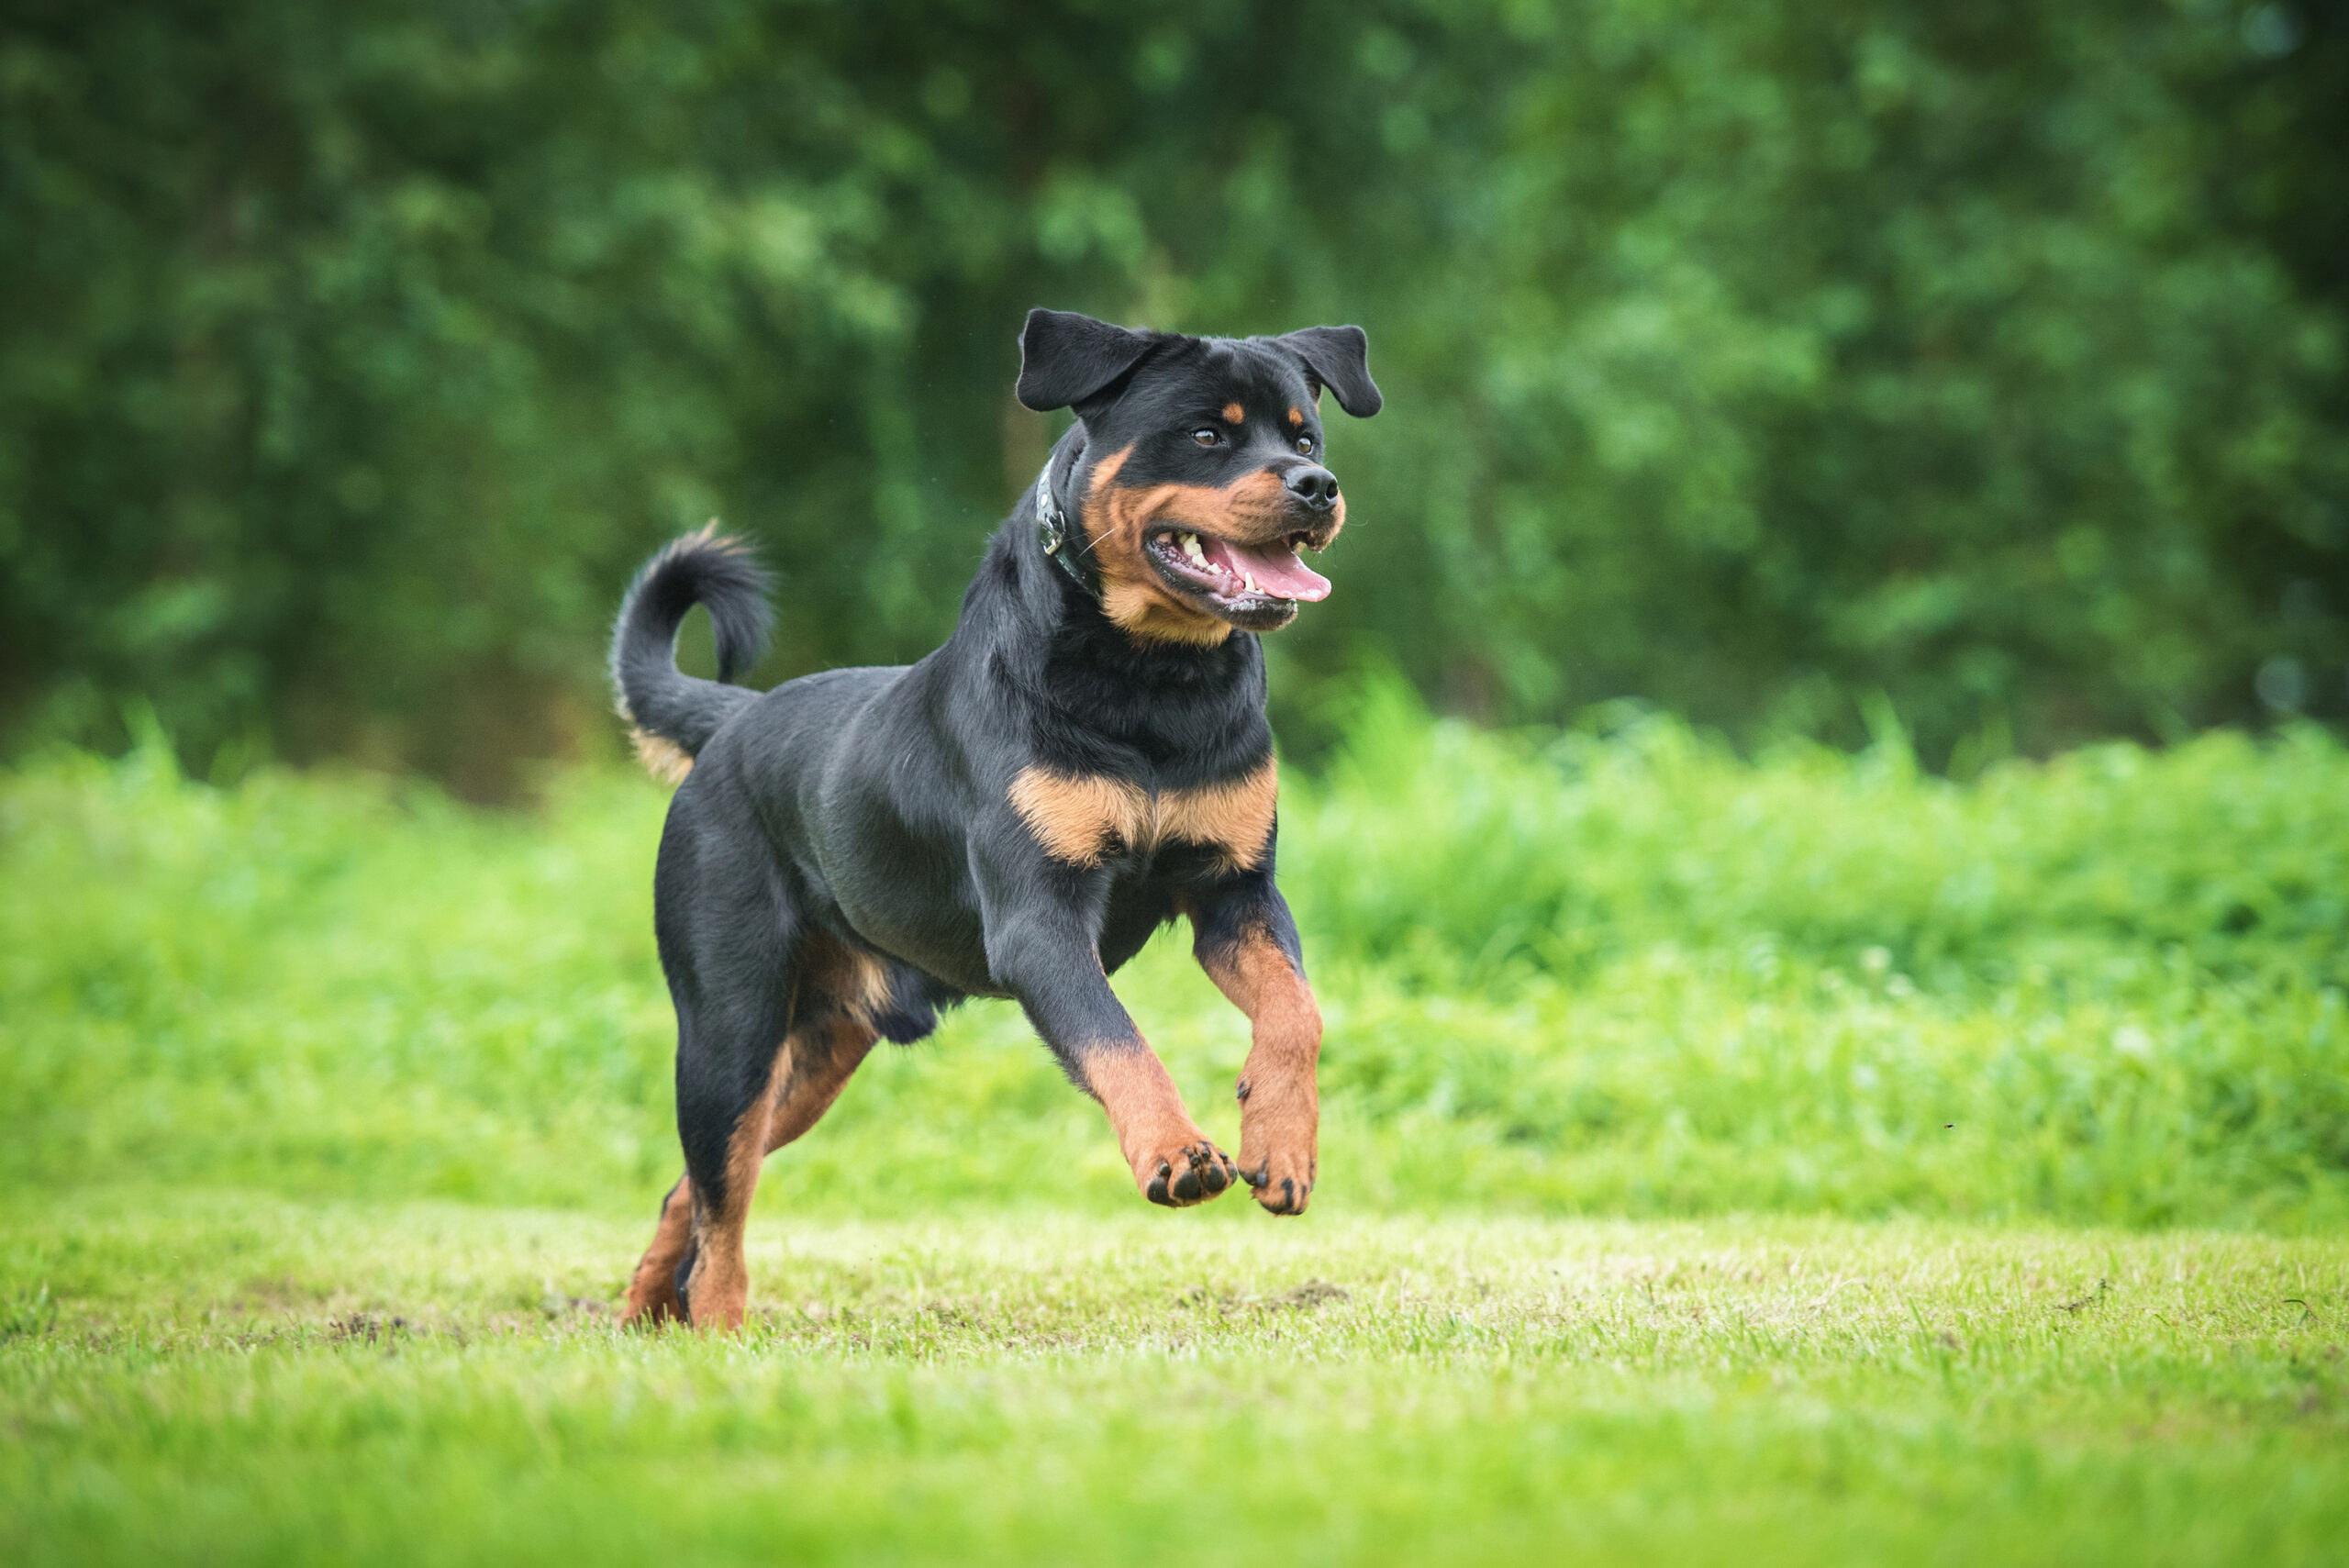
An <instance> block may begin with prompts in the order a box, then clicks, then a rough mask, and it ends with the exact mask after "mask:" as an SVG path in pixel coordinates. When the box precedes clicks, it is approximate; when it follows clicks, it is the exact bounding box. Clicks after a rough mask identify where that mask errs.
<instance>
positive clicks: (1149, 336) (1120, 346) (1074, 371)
mask: <svg viewBox="0 0 2349 1568" xmlns="http://www.w3.org/2000/svg"><path fill="white" fill-rule="evenodd" d="M1160 337H1161V334H1159V333H1156V332H1137V331H1134V330H1133V329H1132V328H1128V327H1112V326H1110V325H1109V324H1108V322H1106V321H1096V320H1094V319H1093V317H1090V316H1079V315H1078V314H1076V312H1074V311H1073V310H1043V309H1037V310H1031V311H1030V312H1029V313H1028V325H1027V326H1025V327H1023V328H1020V329H1019V387H1018V389H1017V391H1018V395H1019V401H1020V403H1021V404H1022V405H1024V406H1027V407H1030V408H1033V409H1034V410H1036V412H1038V413H1039V414H1043V413H1048V412H1050V411H1051V410H1052V409H1054V408H1066V407H1068V406H1071V405H1072V404H1077V403H1082V402H1084V401H1085V399H1087V398H1089V397H1091V396H1092V395H1094V394H1095V393H1097V392H1099V391H1100V390H1101V389H1102V388H1103V387H1105V386H1108V384H1110V383H1111V382H1113V381H1115V380H1117V379H1118V378H1119V376H1121V375H1123V374H1125V373H1127V372H1128V371H1130V370H1131V369H1133V368H1134V364H1135V362H1136V361H1139V360H1140V359H1141V357H1142V356H1143V355H1144V354H1146V353H1148V352H1150V350H1152V349H1153V348H1155V347H1156V346H1157V345H1158V342H1159V339H1160Z"/></svg>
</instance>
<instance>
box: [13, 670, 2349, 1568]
mask: <svg viewBox="0 0 2349 1568" xmlns="http://www.w3.org/2000/svg"><path fill="white" fill-rule="evenodd" d="M1347 733H1348V737H1349V739H1348V740H1347V741H1346V743H1345V745H1344V746H1342V747H1341V749H1340V750H1339V751H1337V752H1336V753H1335V754H1333V755H1332V756H1331V757H1330V759H1329V760H1328V761H1327V762H1325V763H1324V764H1323V765H1322V766H1321V767H1319V768H1318V769H1316V770H1313V771H1311V772H1308V771H1307V770H1302V769H1298V770H1292V773H1291V774H1290V776H1289V778H1288V779H1287V781H1286V784H1285V790H1284V804H1283V818H1282V863H1283V867H1284V882H1285V884H1286V885H1287V887H1288V888H1289V891H1290V896H1291V898H1292V900H1293V902H1294V903H1295V904H1296V905H1297V909H1298V914H1299V918H1300V922H1301V924H1302V926H1303V928H1304V930H1305V933H1306V940H1307V944H1308V953H1309V954H1310V956H1311V958H1312V961H1313V964H1314V978H1315V983H1316V985H1317V988H1318V990H1319V993H1320V995H1321V996H1322V999H1323V1003H1324V1006H1325V1011H1326V1012H1327V1014H1328V1017H1329V1022H1330V1029H1329V1038H1328V1044H1327V1048H1326V1054H1325V1060H1324V1063H1323V1083H1324V1085H1325V1099H1324V1108H1325V1128H1324V1142H1323V1149H1322V1183H1321V1186H1320V1188H1319V1191H1317V1194H1316V1196H1315V1202H1314V1207H1313V1211H1312V1212H1311V1213H1310V1214H1308V1216H1306V1217H1305V1218H1302V1219H1300V1220H1275V1219H1272V1218H1268V1217H1265V1216H1264V1215H1262V1214H1260V1213H1257V1212H1255V1211H1254V1209H1253V1207H1252V1206H1251V1205H1250V1204H1249V1203H1248V1202H1247V1201H1246V1200H1245V1198H1244V1196H1243V1195H1237V1194H1234V1195H1227V1196H1226V1197H1224V1198H1223V1199H1221V1200H1219V1202H1217V1203H1215V1204H1212V1205H1209V1206H1208V1207H1205V1208H1203V1209H1200V1210H1197V1211H1190V1212H1186V1213H1180V1214H1175V1213H1167V1212H1163V1211H1159V1210H1154V1209H1152V1208H1150V1207H1148V1206H1147V1205H1145V1204H1143V1203H1142V1202H1141V1199H1140V1198H1139V1197H1138V1196H1136V1195H1134V1194H1133V1192H1132V1190H1131V1185H1130V1181H1129V1179H1128V1178H1127V1177H1126V1175H1125V1173H1123V1171H1122V1169H1121V1168H1120V1165H1119V1161H1118V1158H1117V1154H1116V1151H1115V1148H1114V1146H1113V1144H1112V1142H1111V1140H1110V1139H1109V1137H1108V1132H1107V1129H1106V1128H1105V1127H1104V1125H1103V1124H1102V1119H1101V1117H1100V1114H1099V1112H1098V1110H1097V1108H1096V1107H1094V1106H1092V1105H1091V1104H1090V1103H1089V1102H1087V1101H1086V1100H1085V1099H1084V1098H1083V1097H1082V1096H1080V1095H1077V1094H1075V1093H1074V1091H1072V1090H1071V1089H1070V1088H1069V1087H1068V1086H1067V1085H1066V1084H1065V1083H1063V1081H1062V1080H1061V1078H1060V1076H1059V1074H1058V1073H1057V1072H1056V1071H1055V1070H1054V1069H1053V1068H1052V1065H1051V1063H1050V1062H1049V1060H1048V1059H1047V1058H1046V1057H1045V1055H1044V1053H1043V1051H1041V1048H1040V1047H1038V1046H1037V1045H1036V1044H1035V1043H1034V1042H1033V1040H1032V1039H1030V1037H1029V1035H1028V1032H1027V1030H1026V1028H1025V1026H1024V1024H1023V1022H1022V1020H1021V1019H1020V1018H1019V1013H1018V1011H1017V1009H1016V1008H1013V1007H1011V1006H1008V1005H1006V1004H1002V1003H984V1004H974V1005H973V1006H970V1007H967V1008H965V1009H963V1010H962V1011H960V1012H959V1013H957V1014H955V1015H954V1016H953V1017H952V1019H951V1021H950V1023H949V1025H948V1027H947V1028H946V1029H943V1030H942V1031H941V1034H940V1036H939V1037H938V1038H937V1039H936V1040H933V1041H931V1042H929V1043H926V1044H924V1045H922V1046H920V1047H918V1048H915V1049H913V1050H909V1051H895V1050H893V1051H887V1052H885V1053H881V1054H878V1055H876V1057H875V1058H874V1061H873V1062H870V1063H869V1064H868V1065H867V1066H866V1067H865V1069H864V1070H863V1072H862V1073H860V1074H859V1075H858V1077H857V1079H856V1081H855V1082H854V1083H852V1084H851V1086H850V1088H849V1090H848V1092H847V1094H846V1095H844V1096H843V1099H842V1101H841V1105H840V1106H839V1108H838V1109H837V1110H836V1111H835V1112H834V1113H833V1114H832V1116H831V1117H830V1118H828V1119H827V1120H826V1121H825V1122H824V1123H823V1124H822V1125H821V1126H820V1127H818V1129H816V1131H815V1132H814V1133H813V1134H812V1135H811V1136H810V1137H809V1138H807V1140H805V1141H804V1142H802V1143H800V1144H798V1145H795V1146H794V1147H793V1148H791V1149H790V1150H788V1151H785V1152H784V1153H782V1154H780V1155H778V1156H777V1157H776V1158H775V1159H774V1161H773V1162H771V1163H770V1165H769V1167H768V1172H767V1177H766V1181H765V1184H764V1185H763V1188H762V1193H761V1201H760V1205H759V1208H758V1211H757V1214H756V1217H755V1218H754V1221H753V1225H752V1230H751V1240H752V1255H751V1262H752V1270H753V1279H752V1305H753V1313H754V1316H753V1322H752V1324H751V1329H750V1330H749V1331H748V1332H747V1333H746V1334H744V1335H743V1336H741V1337H740V1338H739V1339H732V1340H704V1339H700V1338H696V1337H695V1336H692V1335H690V1334H682V1333H671V1334H662V1335H637V1334H629V1333H623V1332H620V1331H619V1330H618V1329H616V1328H615V1327H614V1325H613V1323H612V1320H611V1311H612V1307H613V1306H614V1304H615V1303H616V1301H617V1299H618V1292H619V1287H620V1284H621V1282H622V1281H623V1280H624V1278H625V1277H626V1273H627V1271H628V1269H629V1265H630V1264H631V1263H632V1262H633V1261H634V1259H635V1256H636V1254H637V1252H638V1251H639V1250H640V1247H641V1246H642V1244H643V1242H644V1240H645V1238H646V1235H647V1233H648V1232H649V1229H650V1226H651V1215H652V1208H653V1205H654V1203H655V1201H656V1200H657V1198H658V1196H659V1195H660V1193H661V1192H662V1189H663V1188H664V1187H665V1186H666V1185H667V1184H668V1183H669V1181H670V1180H671V1179H672V1178H673V1177H674V1172H675V1150H674V1132H673V1130H672V1129H671V1125H670V1120H671V1112H670V1103H669V1090H668V1062H669V1054H670V1050H671V1040H670V1029H671V1024H670V1019H669V1015H668V1008H667V1003H666V998H665V996H664V995H662V988H661V984H660V978H659V973H658V969H657V965H656V964H655V963H654V961H653V956H652V952H651V937H650V911H649V907H648V905H649V895H648V887H647V884H648V882H649V876H650V868H651V856H652V851H653V845H654V841H655V839H656V836H657V833H658V828H659V822H660V816H661V812H662V809H663V797H662V795H661V794H660V792H658V791H657V790H655V789H653V788H652V787H651V786H650V785H649V784H645V783H643V782H642V781H641V780H639V779H633V778H626V777H621V776H618V775H616V774H613V773H608V772H603V771H598V770H596V769H592V768H587V769H574V770H571V771H568V772H564V773H554V774H551V775H550V776H549V778H548V779H547V781H546V787H545V790H544V793H543V798H542V799H541V800H540V802H539V803H538V804H537V805H535V806H532V807H531V808H529V809H528V810H507V811H483V810H476V809H473V808H468V807H463V806H457V805H454V804H452V803H451V802H449V801H448V800H446V799H445V798H443V797H441V796H440V795H437V794H435V793H433V792H432V791H430V790H429V789H427V788H424V787H421V786H418V785H415V784H406V783H402V782H399V781H387V780H382V779H372V778H368V777H365V776H362V775H353V774H333V773H325V774H315V775H302V774H296V773H285V772H278V771H267V770H265V771H262V772H261V773H255V774H253V775H250V776H249V777H247V778H244V779H242V780H239V781H237V782H235V783H233V784H228V785H224V786H220V787H215V786H213V785H208V784H201V783H196V782H192V781H189V780H186V779H184V778H183V777H181V776H180V775H179V774H178V773H177V772H176V771H175V769H173V767H172V766H171V765H170V764H169V762H168V761H167V757H166V753H165V752H164V751H163V750H162V749H161V747H160V746H159V745H155V744H150V745H149V746H147V747H145V748H143V749H142V750H141V751H139V753H138V754H136V755H134V756H133V757H131V758H129V759H128V760H125V761H122V762H98V761H95V760H93V759H89V758H84V757H74V756H59V757H53V758H49V759H44V760H41V761H39V762H34V763H32V764H28V766H26V767H24V768H21V769H19V770H17V772H15V773H6V774H0V1178H5V1181H0V1188H5V1191H0V1562H5V1563H8V1564H15V1563H18V1562H25V1563H50V1562H57V1563H79V1562H142V1563H144V1562H164V1563H169V1562H206V1563H243V1562H401V1563H406V1562H466V1561H476V1560H478V1561H484V1562H490V1561H495V1562H563V1563H574V1562H576V1563H589V1562H644V1561H647V1560H652V1559H657V1558H663V1557H680V1558H685V1559H688V1560H693V1561H702V1562H734V1561H741V1562H800V1561H815V1562H822V1561H843V1562H985V1561H1019V1562H1070V1563H1096V1562H1125V1561H1155V1560H1158V1559H1160V1558H1165V1559H1168V1560H1184V1561H1194V1560H1196V1561H1206V1562H1224V1563H1241V1562H1404V1561H1410V1562H1425V1561H1444V1562H1713V1561H1721V1562H1736V1563H1740V1564H1747V1563H1753V1562H1804V1563H1813V1562H1829V1563H1832V1562H1867V1563H1876V1562H1952V1563H1957V1562H1965V1563H1976V1562H2066V1563H2071V1562H2180V1563H2183V1562H2209V1563H2238V1562H2256V1563H2260V1564H2263V1565H2265V1564H2282V1563H2295V1562H2340V1561H2343V1556H2344V1549H2343V1542H2344V1541H2349V1365H2344V1361H2343V1350H2344V1346H2349V1007H2344V1005H2343V985H2344V983H2349V937H2344V933H2345V932H2349V753H2344V752H2343V750H2342V748H2341V747H2340V746H2339V745H2338V744H2337V743H2336V742H2334V741H2332V740H2329V739H2327V738H2325V737H2324V736H2323V735H2321V734H2319V733H2316V732H2312V731H2305V732H2300V733H2298V734H2294V735H2288V736H2286V737H2282V738H2279V739H2277V740H2273V741H2270V742H2265V743H2254V742H2251V741H2248V740H2243V739H2242V738H2239V737H2230V736H2223V735H2221V736H2212V737H2208V738H2205V739H2203V740H2198V741H2195V742H2192V743H2191V744H2188V745H2186V746H2182V747H2178V748H2176V749H2173V750H2170V751H2160V752H2151V751H2139V750H2136V749H2133V748H2129V747H2110V748H2100V749H2098V750H2096V751H2087V752H2082V753H2079V754H2076V755H2074V756H2071V757H2066V758H2063V759H2058V760H2056V761H2054V762H2049V763H2046V764H2026V763H2018V762H2008V763H1999V764H1995V765H1992V766H1989V767H1987V768H1986V769H1984V770H1982V771H1981V772H1980V773H1978V775H1977V776H1975V777H1971V778H1969V779H1967V780H1965V781H1964V782H1951V781H1946V780H1941V779H1935V778H1932V777H1930V776H1928V775H1925V774H1923V773H1920V771H1919V770H1918V769H1917V767H1916V766H1915V764H1914V762H1913V760H1912V759H1910V758H1909V757H1908V756H1907V754H1906V751H1905V748H1904V747H1903V746H1902V744H1901V743H1900V741H1899V738H1898V733H1897V730H1889V729H1888V730H1887V734H1886V735H1885V737H1884V739H1883V740H1880V742H1879V744H1878V746H1877V747H1876V749H1875V750H1874V751H1871V752H1869V753H1868V754H1866V755H1864V756H1861V757H1858V758H1846V757H1838V756H1834V755H1831V754H1829V753H1824V752H1820V751H1811V750H1804V749H1791V750H1787V751H1781V752H1778V753H1775V754H1773V755H1771V756H1769V757H1766V758H1764V759H1762V760H1760V761H1758V762H1754V761H1742V760H1740V759H1738V758H1736V757H1733V756H1731V755H1730V754H1729V753H1728V752H1726V751H1723V750H1721V749H1720V748H1718V747H1716V746H1713V745H1711V744H1709V743H1708V742H1706V741H1705V740H1703V739H1702V738H1701V737H1698V736H1695V735H1692V734H1690V733H1689V732H1687V730H1685V729H1683V728H1678V727H1676V726H1674V725H1672V724H1670V723H1669V722H1667V721H1661V720H1637V721H1635V722H1631V723H1629V724H1624V725H1620V726H1619V727H1618V728H1614V729H1611V730H1609V731H1607V732H1604V733H1600V732H1596V731H1594V732H1591V733H1584V734H1573V735H1565V736H1553V737H1546V738H1545V737H1497V736H1490V735H1483V734H1479V733H1477V732H1475V731H1473V730H1468V729H1464V728H1458V727H1452V726H1441V725H1431V724H1430V723H1429V722H1428V721H1427V720H1426V719H1425V717H1423V716H1420V715H1418V714H1416V713H1415V712H1413V711H1411V710H1410V709H1409V707H1408V704H1405V703H1402V702H1400V701H1399V700H1397V699H1395V698H1392V697H1391V696H1390V697H1385V698H1381V697H1375V696H1374V697H1373V698H1372V699H1371V700H1368V701H1366V702H1365V703H1364V706H1363V709H1362V711H1361V712H1360V713H1359V714H1357V715H1356V716H1355V717H1354V718H1353V720H1352V721H1351V728H1349V729H1348V731H1347ZM1119 989H1120V992H1121V994H1122V995H1125V997H1126V998H1127V1000H1128V1002H1129V1003H1130V1006H1131V1007H1132V1009H1133V1011H1134V1013H1135V1015H1136V1017H1137V1018H1139V1019H1140V1021H1141V1024H1142V1026H1143V1028H1144V1029H1145V1030H1146V1031H1147V1032H1148V1033H1149V1034H1150V1036H1151V1038H1152V1040H1153V1042H1154V1043H1155V1044H1156V1045H1157V1046H1158V1047H1159V1049H1160V1050H1161V1051H1162V1052H1163V1054H1164V1055H1165V1057H1166V1058H1167V1060H1168V1062H1169V1064H1170V1066H1171V1067H1172V1069H1173V1070H1174V1072H1175V1077H1176V1079H1177V1081H1178V1082H1179V1083H1180V1084H1181V1085H1182V1086H1183V1088H1184V1091H1185V1093H1186V1095H1188V1096H1189V1097H1190V1099H1191V1102H1192V1104H1193V1106H1194V1107H1195V1109H1196V1110H1197V1112H1198V1114H1199V1116H1200V1118H1201V1120H1202V1122H1203V1123H1204V1124H1205V1125H1206V1126H1207V1127H1208V1129H1209V1130H1210V1131H1211V1132H1212V1133H1214V1134H1215V1135H1216V1136H1218V1137H1219V1138H1224V1139H1230V1138H1232V1137H1234V1136H1236V1130H1237V1128H1236V1124H1237V1116H1236V1112H1235V1109H1234V1106H1233V1105H1232V1102H1231V1098H1230V1091H1231V1080H1232V1075H1233V1073H1235V1072H1236V1071H1237V1069H1238V1066H1239V1062H1240V1060H1241V1056H1242V1054H1244V1051H1245V1050H1246V1028H1245V1024H1244V1022H1243V1021H1242V1020H1241V1019H1240V1018H1238V1017H1237V1016H1236V1015H1235V1014H1233V1013H1232V1012H1231V1010H1230V1008H1229V1007H1228V1006H1225V1005H1224V1004H1223V1003H1222V1002H1221V1000H1220V999H1219V997H1218V996H1217V995H1215V993H1214V991H1213V989H1212V987H1211V986H1209V985H1208V984H1207V983H1206V982H1205V980H1204V979H1203V978H1202V977H1200V976H1199V975H1198V973H1197V970H1196V968H1195V967H1194V966H1193V965H1191V964H1190V963H1189V962H1188V960H1187V957H1186V953H1185V951H1184V945H1183V943H1182V941H1181V940H1179V938H1170V939H1169V940H1165V941H1163V942H1161V943H1159V944H1156V945H1154V946H1153V948H1152V950H1151V951H1148V952H1146V953H1145V954H1144V955H1143V957H1142V958H1141V960H1140V961H1138V962H1137V963H1136V964H1135V965H1134V966H1133V968H1132V969H1131V970H1130V971H1129V972H1128V973H1124V974H1121V975H1120V976H1119Z"/></svg>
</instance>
